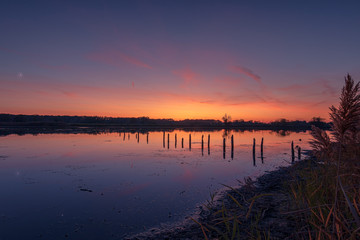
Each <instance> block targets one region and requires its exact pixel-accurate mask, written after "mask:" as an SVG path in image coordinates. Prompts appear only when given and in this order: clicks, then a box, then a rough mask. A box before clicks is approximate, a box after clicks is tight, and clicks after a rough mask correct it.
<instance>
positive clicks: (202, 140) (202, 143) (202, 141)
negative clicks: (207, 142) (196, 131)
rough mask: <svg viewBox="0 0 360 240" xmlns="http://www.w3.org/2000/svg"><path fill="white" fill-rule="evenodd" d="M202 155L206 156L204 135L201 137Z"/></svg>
mask: <svg viewBox="0 0 360 240" xmlns="http://www.w3.org/2000/svg"><path fill="white" fill-rule="evenodd" d="M201 155H203V156H204V135H201Z"/></svg>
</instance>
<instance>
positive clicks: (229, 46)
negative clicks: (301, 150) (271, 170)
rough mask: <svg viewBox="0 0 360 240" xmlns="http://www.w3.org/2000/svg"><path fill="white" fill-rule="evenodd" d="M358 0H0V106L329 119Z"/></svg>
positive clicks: (31, 110) (359, 38)
mask: <svg viewBox="0 0 360 240" xmlns="http://www.w3.org/2000/svg"><path fill="white" fill-rule="evenodd" d="M359 10H360V2H359V1H306V0H303V1H296V0H294V1H220V0H219V1H211V0H206V1H203V0H197V1H196V0H192V1H186V0H181V1H180V0H172V1H155V0H147V1H136V0H133V1H130V0H123V1H90V0H89V1H82V2H81V1H37V0H36V1H14V0H12V1H7V0H5V1H1V6H0V113H13V114H41V115H43V114H51V115H88V116H95V115H96V116H111V117H141V116H148V117H150V118H173V119H176V120H179V119H221V117H222V116H223V115H224V114H225V113H227V114H228V115H230V116H231V117H232V119H233V120H239V119H244V120H257V121H265V122H267V121H273V120H277V119H280V118H286V119H289V120H310V119H311V118H312V117H315V116H316V117H317V116H319V117H322V118H325V119H328V118H329V114H328V112H329V107H330V106H331V105H337V104H338V98H339V95H340V91H341V87H342V85H343V83H344V76H345V75H346V74H347V73H349V74H351V75H352V77H353V78H354V79H355V81H358V80H360V47H359V43H360V27H359V26H360V14H359Z"/></svg>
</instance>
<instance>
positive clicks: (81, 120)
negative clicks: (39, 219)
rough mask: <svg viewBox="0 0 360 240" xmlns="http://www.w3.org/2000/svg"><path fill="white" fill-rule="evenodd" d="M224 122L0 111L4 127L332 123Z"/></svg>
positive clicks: (303, 124)
mask: <svg viewBox="0 0 360 240" xmlns="http://www.w3.org/2000/svg"><path fill="white" fill-rule="evenodd" d="M222 120H223V121H219V120H212V119H185V120H178V121H176V120H173V119H151V118H148V117H139V118H112V117H96V116H94V117H89V116H50V115H14V114H0V126H2V127H22V126H25V127H64V126H65V127H66V126H68V127H79V126H89V127H93V126H101V127H104V126H109V127H112V126H120V127H157V128H160V127H164V128H175V127H184V128H185V127H192V128H226V129H241V128H242V129H289V130H297V129H301V130H307V129H311V126H312V125H315V126H318V127H320V128H322V129H329V128H330V124H329V123H326V122H324V121H323V119H321V118H320V117H314V118H312V119H311V120H310V121H289V120H286V119H279V120H277V121H274V122H270V123H264V122H259V121H252V120H250V121H244V120H234V121H231V117H230V116H229V115H227V114H225V116H224V117H223V118H222Z"/></svg>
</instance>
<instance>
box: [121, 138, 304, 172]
mask: <svg viewBox="0 0 360 240" xmlns="http://www.w3.org/2000/svg"><path fill="white" fill-rule="evenodd" d="M120 136H121V133H120ZM125 136H126V134H125V133H124V137H123V138H124V140H125ZM128 139H130V134H128ZM136 139H137V142H139V141H140V136H139V132H138V133H136ZM146 143H149V133H147V134H146ZM207 145H208V155H210V134H209V135H208V141H207ZM255 146H256V140H255V138H254V139H253V163H254V166H255V165H256V154H255V153H256V151H255V148H256V147H255ZM176 147H177V134H176V133H175V148H176ZM163 148H165V132H163ZM167 148H168V149H169V148H170V134H169V133H168V134H167ZM181 148H184V138H181ZM296 148H297V151H298V160H301V147H299V146H296ZM189 150H190V151H191V134H189ZM201 152H202V155H204V135H202V136H201ZM225 153H226V139H225V138H223V158H224V159H225ZM233 158H234V135H231V159H233ZM260 158H261V162H262V163H264V138H261V144H260ZM294 161H295V148H294V141H291V162H292V163H293V162H294Z"/></svg>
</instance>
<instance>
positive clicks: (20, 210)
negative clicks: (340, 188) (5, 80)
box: [0, 131, 309, 239]
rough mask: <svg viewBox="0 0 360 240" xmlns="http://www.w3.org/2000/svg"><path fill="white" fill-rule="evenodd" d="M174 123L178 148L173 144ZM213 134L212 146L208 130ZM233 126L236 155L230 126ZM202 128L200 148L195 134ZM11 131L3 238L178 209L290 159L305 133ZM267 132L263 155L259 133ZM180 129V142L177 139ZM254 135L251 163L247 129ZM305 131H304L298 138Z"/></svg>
mask: <svg viewBox="0 0 360 240" xmlns="http://www.w3.org/2000/svg"><path fill="white" fill-rule="evenodd" d="M175 133H176V134H177V148H176V149H175ZM208 134H210V135H211V139H210V143H211V144H210V155H208V148H207V139H208V137H207V136H208ZM232 134H234V159H231V142H230V141H231V135H232ZM202 135H204V141H205V142H204V150H203V155H202V149H201V145H202V144H201V136H202ZM128 136H129V134H128V133H126V137H125V138H124V133H121V134H119V133H111V134H101V135H87V134H48V135H42V134H41V135H37V136H32V135H24V136H17V135H10V136H6V137H2V138H0V140H1V142H0V151H1V152H0V186H1V187H0V189H2V192H1V198H0V238H4V239H21V238H22V239H29V238H37V237H38V238H44V239H63V238H64V237H65V236H68V237H70V238H75V239H76V238H87V239H116V238H119V237H121V236H122V235H123V234H124V233H128V232H136V231H141V230H144V229H148V228H149V227H153V226H157V225H158V224H160V223H165V222H174V221H177V220H181V219H183V217H184V216H185V215H187V214H189V213H190V212H191V211H193V210H194V209H195V206H196V205H197V204H199V203H201V202H204V201H205V200H207V199H208V198H209V193H210V192H214V191H215V190H217V189H220V188H221V185H220V183H223V184H236V180H237V179H239V180H242V179H243V178H244V177H246V176H251V177H254V176H258V175H259V174H261V173H263V172H264V171H266V170H272V169H274V168H275V167H277V166H279V165H286V164H287V163H286V161H287V162H290V161H291V151H290V144H291V141H292V140H293V141H294V145H295V146H296V145H299V146H301V147H302V149H307V148H308V143H307V142H308V139H309V135H308V134H307V133H291V134H286V133H285V132H283V133H280V134H279V133H276V132H270V131H254V132H249V131H247V132H231V133H229V134H228V136H225V137H226V154H225V159H223V146H222V144H223V136H224V132H221V131H218V132H191V138H192V146H191V151H189V148H188V146H189V132H184V131H174V132H170V141H169V149H168V148H167V133H166V134H165V138H166V139H165V148H163V133H162V132H150V133H149V142H148V143H147V142H146V138H147V135H146V134H142V133H140V138H139V141H137V138H136V134H135V133H133V134H131V133H130V139H129V137H128ZM262 137H264V164H262V163H261V160H260V159H259V158H258V157H259V156H260V146H259V144H260V142H261V138H262ZM182 138H184V148H181V139H182ZM253 138H256V144H257V146H256V153H257V156H256V160H257V162H256V166H255V167H254V166H253V161H252V139H253ZM299 139H301V141H300V140H299Z"/></svg>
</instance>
